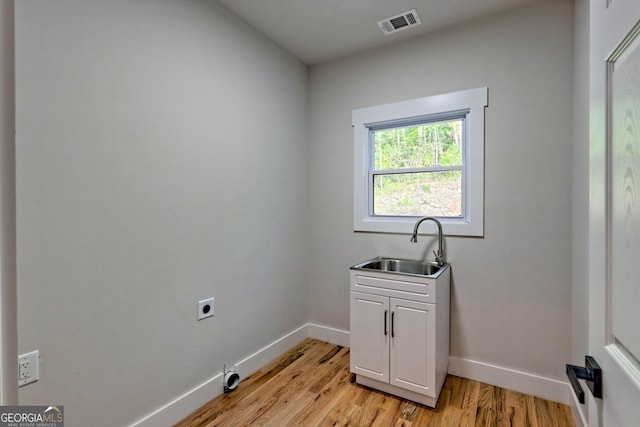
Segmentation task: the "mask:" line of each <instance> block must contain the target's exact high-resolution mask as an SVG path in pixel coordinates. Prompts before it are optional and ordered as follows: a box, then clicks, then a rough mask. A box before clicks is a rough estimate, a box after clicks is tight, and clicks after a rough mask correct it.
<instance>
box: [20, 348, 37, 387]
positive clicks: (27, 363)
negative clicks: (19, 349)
mask: <svg viewBox="0 0 640 427" xmlns="http://www.w3.org/2000/svg"><path fill="white" fill-rule="evenodd" d="M38 378H40V352H39V351H38V350H36V351H32V352H31V353H25V354H21V355H20V356H18V386H19V387H22V386H23V385H27V384H31V383H33V382H36V381H38Z"/></svg>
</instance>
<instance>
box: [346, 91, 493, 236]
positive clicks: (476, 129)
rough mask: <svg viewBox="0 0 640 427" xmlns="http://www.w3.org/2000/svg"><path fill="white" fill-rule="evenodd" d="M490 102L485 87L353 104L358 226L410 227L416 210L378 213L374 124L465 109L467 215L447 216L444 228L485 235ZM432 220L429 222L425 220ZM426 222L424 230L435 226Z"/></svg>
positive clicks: (373, 228)
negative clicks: (487, 111)
mask: <svg viewBox="0 0 640 427" xmlns="http://www.w3.org/2000/svg"><path fill="white" fill-rule="evenodd" d="M487 105H488V89H487V88H486V87H481V88H475V89H469V90H463V91H459V92H451V93H446V94H441V95H434V96H428V97H424V98H417V99H412V100H408V101H401V102H395V103H390V104H384V105H378V106H374V107H368V108H360V109H356V110H353V112H352V120H353V127H354V155H355V157H354V213H353V228H354V231H365V232H380V233H411V231H412V230H413V224H414V223H415V221H416V219H417V217H415V216H404V217H403V216H373V215H371V214H370V212H372V211H371V210H370V207H371V206H372V203H373V200H371V197H372V196H371V193H370V191H369V177H370V176H371V170H370V160H369V159H370V156H369V154H370V150H371V147H370V143H369V133H370V131H371V130H375V129H380V128H384V127H385V126H387V127H388V126H392V125H393V126H396V125H401V126H402V125H404V124H405V123H408V124H410V123H412V122H413V123H415V121H416V120H418V119H427V120H434V121H436V120H439V119H441V118H443V119H446V118H450V117H453V116H455V115H457V116H458V117H460V116H461V115H462V114H464V113H465V112H466V116H465V119H464V125H465V127H466V129H465V131H466V141H465V151H464V153H463V155H464V156H465V159H464V161H465V167H466V174H463V175H465V176H464V177H463V183H462V185H463V197H465V200H463V216H462V217H461V218H453V217H442V218H439V219H441V222H442V227H443V231H444V234H447V235H453V236H483V235H484V114H485V111H484V110H485V107H486V106H487ZM425 225H427V223H425ZM428 227H430V225H427V226H426V227H425V228H424V230H423V229H422V228H421V231H424V232H427V233H432V232H434V231H435V226H433V229H430V228H428Z"/></svg>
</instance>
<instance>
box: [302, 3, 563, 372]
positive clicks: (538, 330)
mask: <svg viewBox="0 0 640 427" xmlns="http://www.w3.org/2000/svg"><path fill="white" fill-rule="evenodd" d="M572 38H573V3H572V2H569V1H566V2H564V1H561V2H550V3H542V4H540V5H533V6H526V7H524V8H520V9H517V10H515V11H511V12H509V13H504V14H500V15H496V16H493V17H490V18H487V19H483V20H480V21H474V22H470V23H467V24H465V25H460V26H457V27H454V28H449V29H447V30H444V31H441V32H437V33H434V34H432V35H428V36H425V37H420V38H416V39H413V40H410V41H407V42H403V43H402V44H398V45H392V46H389V47H386V48H383V49H378V50H373V51H369V52H365V53H362V54H359V55H357V56H353V57H348V58H345V59H341V60H336V61H333V62H328V63H325V64H321V65H318V66H315V67H313V68H312V69H311V75H310V78H311V83H310V84H311V92H310V100H311V107H310V114H311V119H310V126H311V140H312V146H311V158H312V167H311V174H312V176H311V184H312V189H311V193H312V194H313V198H312V203H311V207H312V209H311V211H312V215H313V216H312V219H313V220H312V222H311V223H312V225H313V230H312V233H311V236H310V242H311V244H312V253H311V256H312V259H317V260H318V262H313V263H310V266H311V270H310V288H309V289H310V290H309V292H310V302H311V306H310V310H311V311H310V313H311V321H312V322H314V323H319V324H325V325H329V326H333V327H336V328H340V329H348V328H349V317H348V313H349V310H348V286H349V285H348V267H349V265H350V264H354V263H356V262H357V261H360V260H364V259H366V258H369V257H372V256H376V255H387V256H400V257H410V258H420V257H424V256H426V257H432V256H433V255H431V250H430V249H433V247H431V248H429V250H428V251H427V249H428V248H427V246H428V245H429V243H433V240H431V242H429V239H421V240H420V242H419V243H418V244H417V245H415V244H412V243H410V242H409V235H408V234H407V235H383V234H367V233H354V232H353V228H352V212H353V200H352V197H353V190H352V187H353V172H352V171H353V166H352V165H353V137H352V129H351V110H352V109H354V108H361V107H367V106H373V105H377V104H383V103H388V102H394V101H400V100H405V99H410V98H416V97H422V96H428V95H432V94H438V93H443V92H449V91H456V90H462V89H469V88H474V87H480V86H488V87H489V107H488V109H487V110H486V139H485V141H486V143H485V170H486V174H485V236H484V238H481V239H478V238H453V237H448V238H446V244H447V249H448V251H447V253H448V260H449V261H450V262H451V263H452V265H453V286H452V313H451V353H452V355H453V356H457V357H461V358H467V359H472V360H477V361H481V362H487V363H490V364H493V365H498V366H502V367H508V368H514V369H518V370H522V371H525V372H528V373H532V374H537V375H541V376H545V377H549V378H555V379H560V380H564V379H565V377H564V369H563V368H564V363H565V361H566V360H567V359H568V358H569V357H570V354H571V179H572V175H571V171H572V163H571V162H572V159H571V154H572V143H571V138H572V56H573V47H572V46H573V43H572ZM407 232H408V233H409V232H410V230H407Z"/></svg>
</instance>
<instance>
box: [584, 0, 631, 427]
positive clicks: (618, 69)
mask: <svg viewBox="0 0 640 427" xmlns="http://www.w3.org/2000/svg"><path fill="white" fill-rule="evenodd" d="M590 6H591V8H590V13H591V25H590V30H591V41H590V45H591V49H590V62H591V65H590V111H591V116H590V128H591V129H590V153H591V154H590V212H589V299H590V303H589V351H590V352H591V354H592V356H594V357H595V359H596V360H597V362H598V363H599V364H600V367H601V368H602V373H603V399H602V401H600V400H599V399H594V398H593V397H592V396H591V395H590V394H589V392H588V391H587V392H586V393H587V396H589V400H588V404H589V416H588V422H589V426H591V427H596V426H597V427H627V426H628V427H634V426H638V425H640V270H639V267H640V264H639V263H640V1H639V0H591V3H590Z"/></svg>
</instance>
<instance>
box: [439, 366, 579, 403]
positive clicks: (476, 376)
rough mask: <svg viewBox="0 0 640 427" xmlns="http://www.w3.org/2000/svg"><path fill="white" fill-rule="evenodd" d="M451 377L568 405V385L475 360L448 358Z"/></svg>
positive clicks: (569, 387)
mask: <svg viewBox="0 0 640 427" xmlns="http://www.w3.org/2000/svg"><path fill="white" fill-rule="evenodd" d="M448 372H449V373H450V374H451V375H456V376H458V377H462V378H467V379H470V380H474V381H479V382H482V383H485V384H491V385H494V386H497V387H502V388H506V389H509V390H513V391H518V392H520V393H526V394H530V395H533V396H538V397H541V398H543V399H547V400H552V401H554V402H560V403H564V404H565V405H569V402H570V394H571V392H570V389H571V386H570V385H569V383H566V382H562V381H558V380H554V379H551V378H545V377H541V376H538V375H533V374H530V373H527V372H522V371H516V370H513V369H509V368H504V367H501V366H495V365H490V364H488V363H483V362H478V361H475V360H469V359H462V358H459V357H453V356H451V357H449V369H448Z"/></svg>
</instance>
